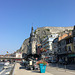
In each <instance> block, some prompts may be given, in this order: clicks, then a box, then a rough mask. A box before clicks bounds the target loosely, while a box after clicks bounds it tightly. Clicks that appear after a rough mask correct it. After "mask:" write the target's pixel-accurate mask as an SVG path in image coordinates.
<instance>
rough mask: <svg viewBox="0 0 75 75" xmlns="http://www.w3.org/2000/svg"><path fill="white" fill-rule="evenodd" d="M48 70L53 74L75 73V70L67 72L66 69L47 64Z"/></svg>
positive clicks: (74, 74)
mask: <svg viewBox="0 0 75 75" xmlns="http://www.w3.org/2000/svg"><path fill="white" fill-rule="evenodd" d="M46 71H47V72H49V73H51V74H53V75H75V71H74V72H70V71H66V72H65V70H64V69H59V68H54V67H50V66H47V68H46Z"/></svg>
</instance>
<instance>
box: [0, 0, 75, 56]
mask: <svg viewBox="0 0 75 75" xmlns="http://www.w3.org/2000/svg"><path fill="white" fill-rule="evenodd" d="M74 25H75V0H0V55H2V54H6V53H7V51H8V52H9V54H10V53H13V52H14V51H16V50H17V49H19V48H20V47H21V46H22V44H23V41H24V40H25V39H27V38H28V37H29V36H30V32H31V27H32V26H33V28H34V30H35V29H37V28H38V27H45V26H55V27H67V26H74Z"/></svg>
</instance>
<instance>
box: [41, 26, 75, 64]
mask: <svg viewBox="0 0 75 75" xmlns="http://www.w3.org/2000/svg"><path fill="white" fill-rule="evenodd" d="M41 47H42V48H45V49H46V50H47V51H46V52H42V53H41V55H44V56H45V57H46V58H47V59H48V60H55V61H58V62H59V61H66V62H68V63H75V26H74V29H73V30H69V31H68V30H66V31H64V32H62V33H61V34H60V35H59V34H51V35H48V36H46V37H45V38H44V39H43V40H42V43H41Z"/></svg>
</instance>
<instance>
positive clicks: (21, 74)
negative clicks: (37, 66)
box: [14, 63, 53, 75]
mask: <svg viewBox="0 0 75 75" xmlns="http://www.w3.org/2000/svg"><path fill="white" fill-rule="evenodd" d="M14 75H53V74H51V73H48V72H46V73H40V72H39V71H31V70H25V68H22V67H21V65H20V64H19V63H16V65H15V69H14Z"/></svg>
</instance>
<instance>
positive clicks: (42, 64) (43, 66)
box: [37, 60, 48, 73]
mask: <svg viewBox="0 0 75 75" xmlns="http://www.w3.org/2000/svg"><path fill="white" fill-rule="evenodd" d="M37 64H38V65H39V67H40V72H41V73H45V71H46V65H47V64H48V63H47V62H46V61H45V60H40V61H38V62H37Z"/></svg>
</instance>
